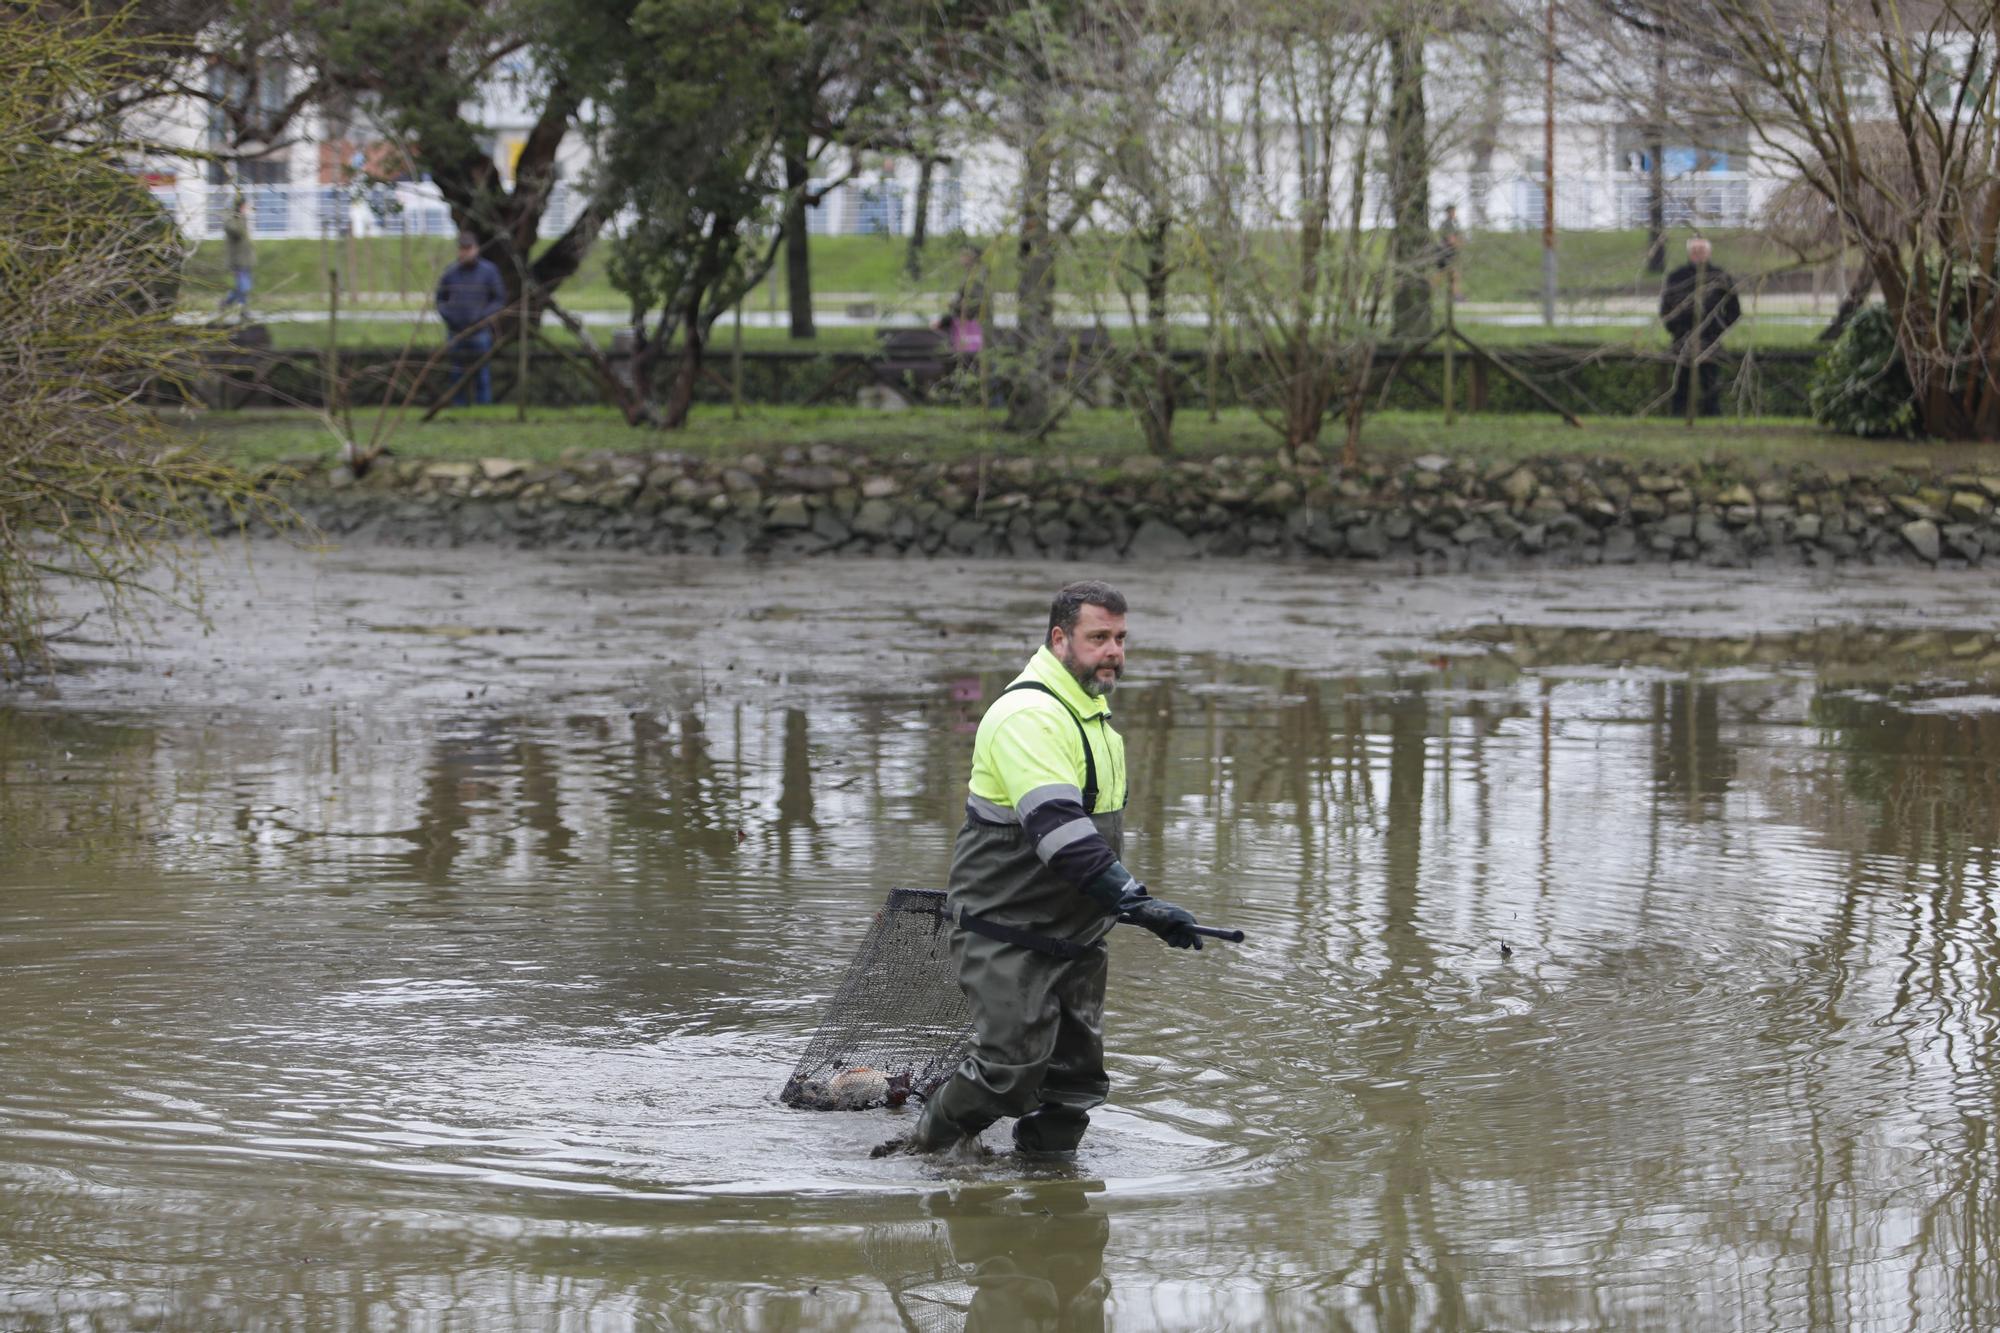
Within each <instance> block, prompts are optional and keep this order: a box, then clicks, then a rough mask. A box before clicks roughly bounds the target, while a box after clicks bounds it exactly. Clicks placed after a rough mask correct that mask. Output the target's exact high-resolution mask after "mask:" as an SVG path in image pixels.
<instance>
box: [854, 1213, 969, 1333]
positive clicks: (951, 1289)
mask: <svg viewBox="0 0 2000 1333" xmlns="http://www.w3.org/2000/svg"><path fill="white" fill-rule="evenodd" d="M864 1248H865V1250H866V1253H867V1256H868V1267H869V1268H870V1269H871V1270H872V1271H873V1272H874V1274H875V1275H876V1276H877V1277H879V1278H880V1279H881V1280H882V1284H883V1285H884V1286H886V1287H887V1288H888V1289H889V1297H890V1299H891V1300H892V1301H894V1302H895V1305H896V1315H897V1318H898V1319H899V1320H900V1321H901V1322H902V1325H903V1327H904V1328H906V1329H909V1330H911V1333H961V1330H963V1329H964V1328H965V1326H966V1321H967V1316H968V1314H969V1313H970V1312H971V1309H972V1298H973V1296H974V1294H975V1293H974V1289H973V1286H972V1284H971V1283H970V1282H968V1281H966V1271H965V1268H964V1266H963V1265H961V1264H960V1263H959V1262H958V1261H957V1260H956V1259H955V1258H953V1257H952V1252H951V1242H950V1240H949V1238H948V1237H947V1236H946V1233H945V1227H944V1223H942V1222H902V1223H893V1224H891V1225H889V1226H885V1227H874V1228H871V1229H870V1230H869V1232H868V1237H867V1240H866V1241H865V1242H864Z"/></svg>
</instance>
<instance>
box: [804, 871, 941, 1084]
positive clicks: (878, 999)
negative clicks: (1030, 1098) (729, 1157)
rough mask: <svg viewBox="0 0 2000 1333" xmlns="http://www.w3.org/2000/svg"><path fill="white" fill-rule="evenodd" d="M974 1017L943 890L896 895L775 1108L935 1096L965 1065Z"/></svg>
mask: <svg viewBox="0 0 2000 1333" xmlns="http://www.w3.org/2000/svg"><path fill="white" fill-rule="evenodd" d="M971 1045H972V1016H971V1013H970V1011H969V1010H968V1009H967V1007H966V1003H965V996H964V994H963V993H962V992H960V990H959V988H958V966H957V964H956V963H954V962H953V961H952V956H951V919H950V917H949V916H948V915H947V914H946V911H945V903H944V893H943V892H942V891H941V890H938V889H891V890H890V891H889V897H888V900H887V901H886V902H884V903H883V904H882V910H881V911H879V912H877V913H876V914H875V923H874V925H873V926H871V927H870V928H869V931H868V934H867V936H866V937H864V938H863V939H862V941H861V947H860V948H859V949H858V950H856V951H855V955H854V961H853V962H852V963H850V964H848V967H847V975H846V976H845V977H843V978H842V979H841V982H840V989H839V990H838V991H836V992H834V996H833V999H832V1000H830V1001H828V1002H827V1006H826V1015H825V1017H824V1018H823V1019H822V1020H821V1021H820V1025H819V1031H817V1032H815V1033H814V1034H813V1039H812V1041H811V1043H810V1044H808V1045H807V1047H806V1051H805V1054H804V1055H802V1056H800V1057H799V1062H798V1064H797V1065H796V1066H795V1067H794V1068H793V1069H792V1074H791V1077H790V1078H788V1079H786V1080H785V1088H784V1091H783V1092H781V1093H779V1094H778V1100H779V1101H781V1102H783V1103H784V1104H785V1105H787V1106H793V1107H799V1108H801V1109H805V1110H813V1111H865V1110H868V1109H869V1108H871V1107H876V1106H900V1105H902V1104H903V1103H904V1102H905V1101H907V1100H908V1099H909V1098H910V1097H913V1096H914V1097H918V1098H923V1097H928V1096H929V1095H930V1094H931V1093H933V1092H935V1091H936V1090H937V1088H938V1087H939V1085H941V1084H942V1083H943V1082H944V1081H945V1080H946V1079H947V1078H950V1077H951V1073H952V1071H953V1070H954V1069H956V1068H958V1066H959V1063H960V1062H961V1061H963V1060H964V1059H965V1053H966V1051H967V1050H968V1049H969V1048H970V1047H971Z"/></svg>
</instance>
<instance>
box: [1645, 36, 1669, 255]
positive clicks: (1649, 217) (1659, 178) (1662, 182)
mask: <svg viewBox="0 0 2000 1333" xmlns="http://www.w3.org/2000/svg"><path fill="white" fill-rule="evenodd" d="M1651 120H1652V123H1651V124H1649V125H1647V126H1646V272H1648V273H1665V272H1666V271H1667V165H1666V162H1665V161H1664V160H1663V159H1664V158H1665V157H1666V153H1667V145H1666V137H1667V38H1666V34H1665V33H1662V34H1661V35H1660V38H1659V42H1658V44H1657V45H1656V46H1655V47H1654V50H1653V106H1652V117H1651Z"/></svg>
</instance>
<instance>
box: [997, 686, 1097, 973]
mask: <svg viewBox="0 0 2000 1333" xmlns="http://www.w3.org/2000/svg"><path fill="white" fill-rule="evenodd" d="M1015 690H1035V691H1038V692H1040V693H1042V694H1046V695H1048V696H1049V698H1051V699H1054V700H1055V701H1056V702H1057V703H1059V704H1061V705H1062V710H1063V712H1065V713H1068V714H1069V720H1070V721H1072V722H1074V723H1076V734H1077V737H1078V739H1080V740H1081V741H1082V742H1083V813H1085V814H1086V815H1089V814H1095V813H1097V758H1096V756H1094V755H1092V754H1091V752H1090V733H1089V732H1087V731H1085V730H1084V729H1083V719H1082V718H1080V717H1078V716H1077V715H1076V710H1075V709H1074V708H1071V707H1070V706H1069V703H1068V701H1067V700H1065V699H1064V698H1063V697H1062V696H1061V695H1060V694H1057V693H1056V692H1055V691H1054V690H1052V689H1050V688H1049V687H1048V686H1046V685H1044V684H1042V682H1040V681H1039V680H1017V681H1015V682H1014V683H1013V684H1012V685H1009V686H1008V687H1007V688H1006V689H1004V690H1002V691H1000V693H1002V694H1012V693H1013V692H1014V691H1015ZM996 938H997V937H996Z"/></svg>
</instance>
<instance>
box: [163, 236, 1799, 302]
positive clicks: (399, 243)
mask: <svg viewBox="0 0 2000 1333" xmlns="http://www.w3.org/2000/svg"><path fill="white" fill-rule="evenodd" d="M1709 234H1710V235H1711V236H1712V237H1713V239H1714V241H1715V257H1716V262H1717V263H1718V264H1721V265H1723V266H1724V267H1726V268H1728V269H1729V270H1730V271H1731V272H1733V273H1735V274H1736V275H1737V277H1738V279H1739V280H1741V281H1742V283H1743V284H1744V285H1745V287H1746V289H1749V288H1755V287H1757V286H1758V285H1759V284H1760V282H1762V283H1764V284H1765V285H1766V286H1767V287H1770V286H1775V284H1776V283H1777V282H1778V281H1779V280H1778V279H1775V278H1772V277H1771V276H1770V275H1774V274H1779V273H1782V272H1783V271H1784V270H1787V269H1789V268H1790V267H1791V266H1792V264H1793V258H1792V256H1791V255H1790V254H1789V252H1787V251H1785V250H1783V249H1782V248H1781V247H1778V246H1776V245H1775V244H1773V243H1772V242H1770V241H1769V240H1768V239H1766V238H1765V237H1764V235H1763V234H1762V233H1761V232H1757V231H1754V230H1740V231H1728V230H1718V231H1714V232H1711V233H1709ZM974 244H975V245H977V246H979V247H980V248H982V249H983V250H984V252H985V253H987V254H988V255H989V256H990V264H991V277H990V285H991V288H992V290H993V291H995V292H1004V291H1009V290H1011V288H1012V285H1013V282H1014V267H1013V255H1014V244H1013V242H1012V240H1011V238H1006V237H1001V238H975V240H974ZM1128 244H1129V243H1128V242H1127V241H1126V240H1124V239H1123V238H1121V237H1118V236H1115V235H1111V234H1107V233H1086V234H1084V235H1083V236H1081V237H1079V239H1078V240H1077V242H1076V248H1075V251H1074V253H1073V254H1072V255H1071V256H1070V257H1069V259H1068V261H1067V262H1066V263H1065V264H1064V265H1063V266H1062V267H1061V268H1060V269H1059V271H1058V282H1059V284H1060V286H1061V288H1062V290H1063V291H1065V292H1067V293H1070V294H1072V295H1074V294H1075V293H1078V292H1092V291H1099V292H1104V293H1107V296H1106V298H1105V299H1104V300H1103V302H1102V303H1103V305H1104V308H1106V309H1109V310H1116V309H1122V308H1123V305H1122V301H1120V300H1119V299H1118V298H1117V297H1116V296H1115V295H1110V293H1114V292H1115V289H1116V283H1115V281H1114V278H1115V275H1116V274H1117V273H1119V272H1122V271H1126V269H1127V267H1128V266H1127V265H1126V264H1125V262H1124V261H1125V260H1126V259H1128V258H1129V256H1128V255H1127V254H1126V253H1125V251H1126V249H1127V248H1128ZM1676 245H1678V239H1677V240H1676ZM452 253H453V250H452V243H451V241H450V240H448V239H447V238H445V237H438V236H430V237H410V238H408V239H403V238H397V237H373V238H368V239H362V240H354V241H342V240H337V239H336V240H333V241H330V242H322V241H317V240H288V241H274V240H267V241H260V242H258V243H257V279H256V281H257V286H256V293H255V300H256V302H257V303H258V304H259V305H260V306H261V307H262V308H264V309H266V310H278V309H288V310H299V309H325V308H326V304H327V289H328V280H327V271H328V269H329V268H334V269H338V270H339V271H340V273H341V274H342V282H341V285H342V288H343V291H350V292H357V293H362V294H364V296H365V297H366V298H370V299H372V298H378V297H383V296H385V295H386V297H387V298H388V301H389V303H390V304H402V305H413V304H415V303H419V302H421V301H423V300H424V299H425V298H426V297H427V296H428V295H429V293H430V291H431V290H432V288H433V287H434V286H435V285H436V282H437V276H438V274H439V273H440V272H441V271H442V269H443V267H444V265H445V264H447V263H449V262H450V260H451V257H452ZM607 253H608V247H607V246H605V245H598V246H597V247H595V248H594V249H593V250H592V251H591V252H590V254H589V255H588V256H587V257H586V259H585V261H584V264H583V267H582V269H581V270H580V271H579V272H578V273H577V275H576V276H575V277H574V278H572V279H571V280H570V281H569V282H567V283H565V284H564V285H563V287H562V289H561V299H562V300H563V302H564V303H565V304H566V305H569V306H572V307H574V308H576V309H580V310H622V309H624V308H625V306H626V301H625V299H624V298H623V297H622V296H621V295H619V293H618V292H617V290H616V289H614V288H613V287H612V285H611V283H610V280H609V279H608V278H607V277H606V275H605V269H604V261H605V256H606V254H607ZM905 253H906V242H905V241H904V240H903V239H902V238H900V237H894V236H815V237H813V238H812V276H813V289H814V291H815V293H816V294H817V297H818V300H819V302H820V304H821V305H822V307H824V308H827V309H838V308H839V307H840V306H841V305H842V304H844V303H847V302H850V301H852V300H855V299H861V300H866V301H870V302H873V303H874V304H875V305H876V306H877V307H878V308H880V309H882V310H885V311H896V312H901V313H907V314H915V315H920V316H925V317H928V316H930V315H933V314H936V313H937V308H938V305H939V294H940V293H944V292H949V291H952V290H955V289H956V287H957V285H958V281H959V269H958V266H957V261H956V258H955V256H956V245H955V243H954V242H952V241H951V240H949V239H940V240H938V241H936V242H933V243H932V244H931V245H930V246H929V247H927V249H926V251H925V263H924V267H923V271H922V273H921V274H920V276H919V277H918V278H917V279H915V280H912V279H910V278H909V277H908V276H907V275H906V274H905V272H904V268H903V263H904V257H905ZM1556 255H1557V273H1558V278H1559V293H1558V295H1559V300H1560V302H1562V303H1563V304H1565V305H1569V304H1575V305H1576V306H1578V307H1579V308H1582V309H1588V308H1590V307H1591V305H1592V304H1593V303H1595V302H1602V301H1604V300H1607V299H1612V298H1618V299H1641V300H1643V299H1647V298H1650V297H1654V296H1657V295H1658V293H1659V290H1660V279H1659V277H1658V275H1655V274H1649V273H1647V272H1646V271H1645V233H1643V232H1640V231H1593V232H1565V233H1563V234H1562V235H1561V236H1560V237H1559V238H1558V241H1557V250H1556ZM1671 258H1672V260H1673V262H1675V263H1678V262H1679V260H1680V255H1679V252H1678V250H1677V249H1676V250H1675V252H1674V253H1673V255H1672V256H1671ZM1461 267H1462V275H1463V285H1464V298H1463V299H1465V300H1466V301H1468V302H1474V303H1479V302H1488V303H1495V302H1497V303H1509V304H1515V305H1520V306H1525V307H1527V308H1531V309H1535V308H1539V304H1540V301H1541V290H1542V250H1541V236H1540V234H1539V233H1537V232H1474V233H1471V234H1470V235H1469V236H1468V238H1467V241H1466V245H1465V250H1464V254H1463V261H1462V266H1461ZM1760 275H1761V276H1760ZM1783 281H1787V282H1789V281H1795V279H1791V278H1787V279H1784V280H1783ZM1831 281H1832V280H1831V278H1830V277H1827V278H1825V280H1824V283H1823V285H1824V286H1826V287H1827V288H1829V289H1830V288H1831ZM227 287H228V275H227V274H226V273H225V272H224V271H223V267H222V243H221V242H220V241H204V242H202V243H201V244H200V245H199V246H198V247H197V248H196V251H195V254H194V256H193V258H192V259H191V260H190V261H189V264H188V268H187V292H186V300H187V304H188V305H189V306H190V307H191V308H200V307H203V306H206V305H210V304H212V303H213V302H214V301H215V300H216V299H217V298H218V297H219V296H220V295H221V293H222V292H223V291H225V290H226V289H227ZM1178 287H1179V290H1181V291H1182V292H1183V294H1184V295H1186V296H1188V297H1190V298H1198V297H1199V296H1200V294H1201V288H1200V285H1199V281H1198V276H1197V275H1196V274H1195V273H1194V272H1193V270H1191V269H1190V270H1187V271H1185V272H1184V273H1183V275H1182V279H1181V281H1180V283H1179V285H1178ZM347 299H349V298H347V297H345V296H344V297H343V300H347ZM1834 304H1835V300H1834V297H1833V296H1831V295H1829V296H1828V297H1827V298H1826V299H1825V300H1824V301H1823V303H1822V306H1823V309H1824V310H1825V312H1826V313H1827V314H1828V315H1829V316H1830V315H1831V313H1832V309H1833V306H1834ZM747 305H748V306H749V308H751V309H753V310H770V309H782V308H783V307H784V293H783V291H782V278H780V279H779V280H778V281H777V282H767V283H765V284H764V285H762V286H760V287H759V288H758V289H757V291H756V292H754V293H753V294H752V295H751V297H750V299H749V301H748V302H747Z"/></svg>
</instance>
